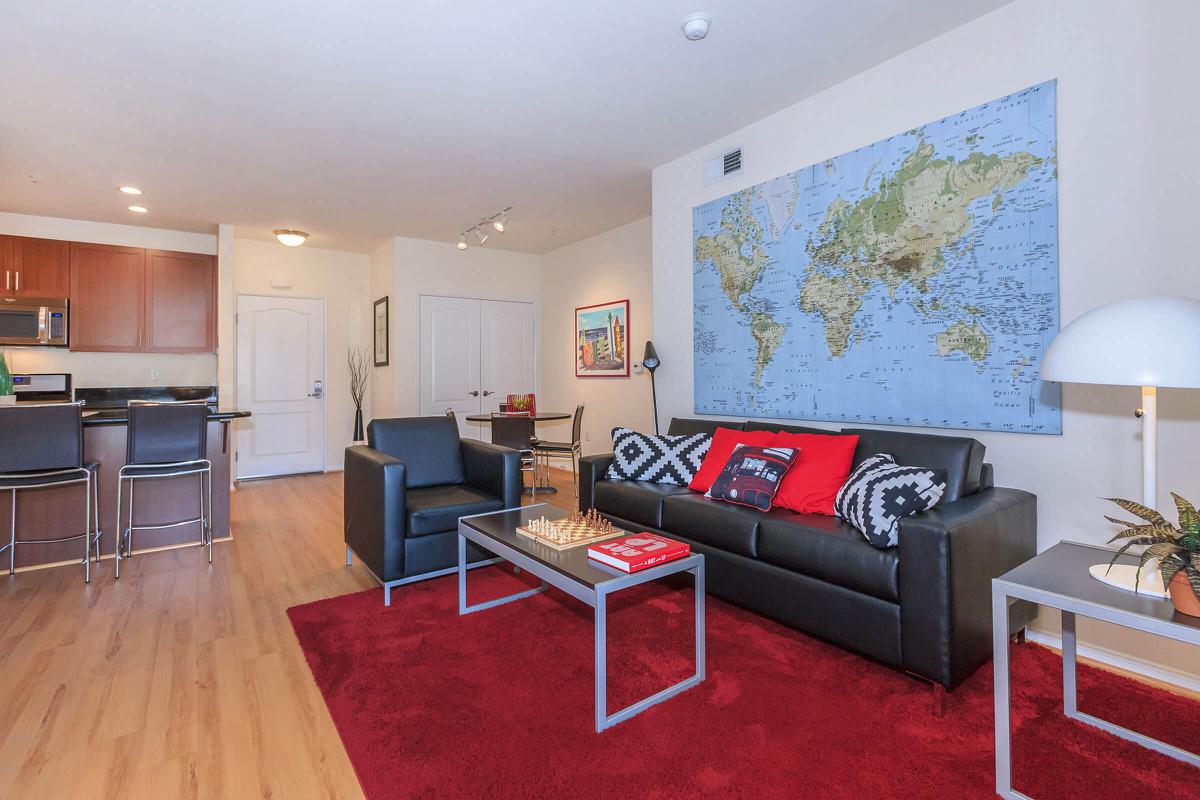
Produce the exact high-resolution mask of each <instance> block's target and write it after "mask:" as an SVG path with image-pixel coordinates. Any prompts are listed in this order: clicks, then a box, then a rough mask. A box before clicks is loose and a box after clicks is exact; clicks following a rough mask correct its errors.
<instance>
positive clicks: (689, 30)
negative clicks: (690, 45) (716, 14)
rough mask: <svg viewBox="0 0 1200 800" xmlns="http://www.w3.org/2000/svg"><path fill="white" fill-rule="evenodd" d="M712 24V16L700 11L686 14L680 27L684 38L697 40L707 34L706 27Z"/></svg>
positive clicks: (690, 40) (691, 40)
mask: <svg viewBox="0 0 1200 800" xmlns="http://www.w3.org/2000/svg"><path fill="white" fill-rule="evenodd" d="M710 25H712V17H710V16H709V15H708V14H705V13H703V12H701V11H697V12H696V13H695V14H688V15H687V16H686V17H684V18H683V25H681V26H680V28H681V29H682V30H683V35H684V38H686V39H687V40H688V41H689V42H698V41H700V40H701V39H703V38H704V37H705V36H708V28H709V26H710Z"/></svg>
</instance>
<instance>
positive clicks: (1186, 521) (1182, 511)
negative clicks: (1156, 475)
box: [1171, 492, 1200, 533]
mask: <svg viewBox="0 0 1200 800" xmlns="http://www.w3.org/2000/svg"><path fill="white" fill-rule="evenodd" d="M1171 497H1172V498H1173V499H1174V500H1175V508H1176V509H1177V510H1178V511H1179V527H1180V528H1181V529H1183V530H1184V531H1187V532H1188V533H1197V532H1200V514H1198V513H1196V508H1195V506H1193V505H1192V504H1191V503H1189V502H1188V501H1187V500H1184V499H1183V498H1182V497H1180V496H1179V495H1177V494H1175V493H1174V492H1171Z"/></svg>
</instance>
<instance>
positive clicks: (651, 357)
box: [642, 341, 659, 434]
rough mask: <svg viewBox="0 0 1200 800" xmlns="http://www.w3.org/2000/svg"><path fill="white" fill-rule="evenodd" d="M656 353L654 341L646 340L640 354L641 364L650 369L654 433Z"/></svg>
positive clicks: (656, 393)
mask: <svg viewBox="0 0 1200 800" xmlns="http://www.w3.org/2000/svg"><path fill="white" fill-rule="evenodd" d="M658 364H659V361H658V353H657V352H655V350H654V342H651V341H647V342H646V352H645V354H644V355H643V356H642V366H643V367H645V368H646V369H648V370H650V397H652V398H653V399H654V433H655V434H657V433H658V392H656V391H655V390H654V370H656V369H658Z"/></svg>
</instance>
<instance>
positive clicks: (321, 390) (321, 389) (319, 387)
mask: <svg viewBox="0 0 1200 800" xmlns="http://www.w3.org/2000/svg"><path fill="white" fill-rule="evenodd" d="M308 396H309V397H315V398H317V399H318V400H320V399H321V398H322V397H324V396H325V384H324V383H323V382H321V381H313V390H312V391H311V392H309V393H308Z"/></svg>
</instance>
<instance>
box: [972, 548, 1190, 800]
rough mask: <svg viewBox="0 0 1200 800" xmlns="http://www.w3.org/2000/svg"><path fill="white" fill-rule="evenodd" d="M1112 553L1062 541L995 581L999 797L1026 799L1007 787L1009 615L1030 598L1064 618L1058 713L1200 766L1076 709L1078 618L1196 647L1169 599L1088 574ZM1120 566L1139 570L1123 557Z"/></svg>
mask: <svg viewBox="0 0 1200 800" xmlns="http://www.w3.org/2000/svg"><path fill="white" fill-rule="evenodd" d="M1112 557H1113V551H1112V550H1109V549H1107V548H1104V547H1096V546H1093V545H1084V544H1074V543H1070V542H1061V543H1059V544H1056V545H1054V546H1053V547H1051V548H1050V549H1049V550H1047V551H1045V552H1044V553H1041V554H1039V555H1037V556H1035V557H1034V558H1032V559H1030V560H1029V561H1026V562H1025V563H1024V564H1022V565H1021V566H1019V567H1017V568H1016V569H1014V570H1012V571H1010V572H1008V573H1006V574H1004V575H1001V576H1000V577H999V578H995V579H993V580H992V646H993V652H994V654H995V695H996V696H995V701H996V793H997V794H999V795H1000V796H1001V797H1005V798H1025V800H1028V796H1027V795H1024V794H1021V793H1020V792H1018V791H1016V790H1014V789H1013V787H1012V749H1011V748H1012V730H1011V720H1010V709H1009V661H1008V655H1009V654H1008V647H1009V639H1008V609H1009V605H1010V602H1011V601H1013V600H1027V601H1029V602H1032V603H1037V604H1039V605H1042V606H1045V607H1047V608H1057V609H1058V610H1059V612H1061V614H1062V657H1063V713H1064V714H1065V715H1066V716H1067V717H1069V718H1071V719H1074V720H1078V721H1080V722H1084V723H1087V724H1088V725H1093V726H1095V727H1097V728H1100V729H1101V730H1104V731H1108V732H1109V733H1111V734H1113V735H1114V736H1120V737H1121V738H1122V739H1128V740H1129V741H1131V742H1137V743H1138V744H1140V745H1142V746H1143V747H1147V748H1149V749H1151V750H1157V751H1158V752H1160V753H1163V754H1165V755H1168V756H1170V757H1171V758H1176V759H1179V760H1180V761H1183V762H1185V763H1188V764H1191V765H1192V766H1195V767H1200V755H1196V754H1195V753H1190V752H1188V751H1187V750H1183V749H1181V748H1178V747H1175V746H1174V745H1170V744H1167V743H1166V742H1162V741H1159V740H1158V739H1153V738H1151V737H1149V736H1146V735H1145V734H1142V733H1138V732H1136V731H1131V730H1129V729H1128V728H1123V727H1121V726H1120V725H1116V724H1114V723H1112V722H1108V721H1107V720H1103V719H1100V718H1098V717H1094V716H1092V715H1091V714H1085V713H1084V712H1082V711H1080V710H1079V704H1078V701H1077V699H1076V693H1075V666H1076V644H1075V615H1076V614H1082V615H1083V616H1085V617H1091V618H1092V619H1098V620H1103V621H1104V622H1111V623H1113V624H1115V625H1122V626H1124V627H1126V628H1133V629H1134V630H1139V631H1145V632H1147V633H1153V634H1156V635H1158V636H1163V637H1166V638H1168V639H1174V640H1175V641H1178V642H1187V643H1190V644H1195V645H1200V618H1197V617H1189V616H1186V615H1184V614H1180V613H1179V612H1177V611H1175V608H1174V606H1173V605H1172V604H1171V601H1170V600H1168V599H1166V598H1160V597H1151V596H1149V595H1144V594H1135V593H1133V592H1128V591H1125V590H1123V589H1116V588H1113V587H1112V586H1108V585H1106V584H1103V583H1101V582H1100V581H1098V580H1096V579H1095V578H1093V577H1092V576H1091V575H1089V574H1088V567H1090V566H1092V565H1093V564H1107V563H1108V562H1109V560H1110V559H1112ZM1118 563H1127V564H1136V563H1137V560H1136V559H1134V558H1132V557H1128V556H1123V557H1122V559H1121V561H1120V562H1118Z"/></svg>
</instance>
